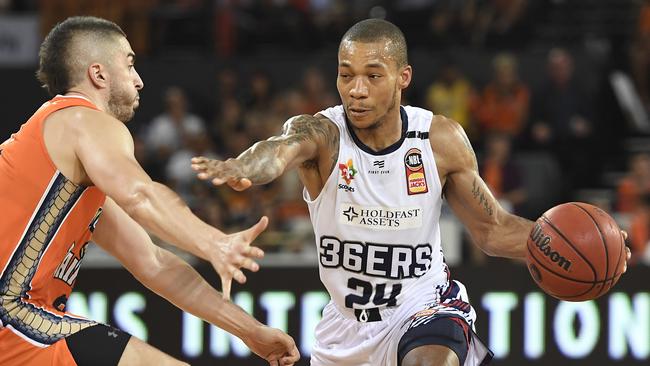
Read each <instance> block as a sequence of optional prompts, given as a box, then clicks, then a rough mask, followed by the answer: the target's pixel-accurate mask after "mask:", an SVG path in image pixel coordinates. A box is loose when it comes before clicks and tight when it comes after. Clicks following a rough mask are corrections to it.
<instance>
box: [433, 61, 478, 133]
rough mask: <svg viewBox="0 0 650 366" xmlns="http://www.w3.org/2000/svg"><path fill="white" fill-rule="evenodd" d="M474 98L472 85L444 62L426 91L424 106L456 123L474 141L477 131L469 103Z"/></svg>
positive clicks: (456, 69) (451, 63)
mask: <svg viewBox="0 0 650 366" xmlns="http://www.w3.org/2000/svg"><path fill="white" fill-rule="evenodd" d="M473 98H475V95H474V89H473V87H472V84H471V83H470V82H469V81H468V80H467V79H466V78H465V77H464V75H463V74H461V72H460V70H459V69H458V67H457V66H456V64H455V63H454V62H453V61H451V60H445V61H444V64H443V65H442V67H441V68H440V74H439V75H438V78H437V79H436V80H435V81H434V82H433V84H431V85H430V86H429V88H428V90H427V94H426V100H425V102H424V104H425V106H426V107H427V108H429V109H430V110H431V111H432V112H433V113H435V114H442V115H444V116H447V117H449V118H451V119H453V120H455V121H457V122H458V123H460V125H461V126H463V128H464V129H465V132H466V133H467V135H468V136H469V137H470V139H474V137H476V136H477V134H478V131H477V128H476V126H475V124H474V121H473V119H472V115H471V109H470V106H471V102H472V99H473Z"/></svg>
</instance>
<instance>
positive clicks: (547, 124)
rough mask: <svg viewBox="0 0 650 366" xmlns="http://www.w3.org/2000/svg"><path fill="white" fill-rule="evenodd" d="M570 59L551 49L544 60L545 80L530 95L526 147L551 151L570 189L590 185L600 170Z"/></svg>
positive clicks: (582, 95) (584, 101)
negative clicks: (531, 106)
mask: <svg viewBox="0 0 650 366" xmlns="http://www.w3.org/2000/svg"><path fill="white" fill-rule="evenodd" d="M573 71H574V69H573V58H572V57H571V55H570V54H569V53H568V52H567V51H566V50H564V49H561V48H554V49H552V50H550V51H549V53H548V57H547V79H546V82H545V83H544V84H543V86H542V87H541V88H540V89H539V90H537V91H536V92H535V93H534V95H533V102H532V104H533V111H532V118H531V121H532V123H531V125H530V128H529V130H530V131H529V132H528V133H527V135H528V136H527V139H528V140H529V142H530V143H529V144H528V146H530V147H532V148H541V149H542V150H546V151H551V152H553V153H554V154H555V155H556V158H557V160H558V161H559V162H560V163H561V165H562V168H563V170H564V171H565V172H566V173H567V174H566V177H567V184H568V188H569V189H575V188H582V187H587V186H590V185H593V183H594V181H596V179H597V177H598V174H599V173H600V169H599V163H600V161H599V159H597V156H598V153H599V151H598V149H597V147H598V146H597V144H596V143H595V131H594V127H593V123H592V122H591V113H590V111H589V105H590V103H589V101H588V99H589V98H588V96H587V95H586V93H585V92H584V91H583V90H582V89H581V88H580V87H579V85H578V84H577V82H576V80H575V78H574V72H573Z"/></svg>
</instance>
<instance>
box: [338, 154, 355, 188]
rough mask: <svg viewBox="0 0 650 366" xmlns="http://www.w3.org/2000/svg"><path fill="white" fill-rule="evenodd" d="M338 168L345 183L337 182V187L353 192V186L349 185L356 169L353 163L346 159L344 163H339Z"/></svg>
mask: <svg viewBox="0 0 650 366" xmlns="http://www.w3.org/2000/svg"><path fill="white" fill-rule="evenodd" d="M339 170H340V171H341V178H343V180H344V181H345V184H343V183H339V189H342V190H344V191H346V192H354V188H352V187H351V186H350V184H351V183H352V180H353V179H354V176H355V175H356V174H357V170H356V169H355V168H354V163H353V162H352V159H348V162H347V163H346V164H343V163H339Z"/></svg>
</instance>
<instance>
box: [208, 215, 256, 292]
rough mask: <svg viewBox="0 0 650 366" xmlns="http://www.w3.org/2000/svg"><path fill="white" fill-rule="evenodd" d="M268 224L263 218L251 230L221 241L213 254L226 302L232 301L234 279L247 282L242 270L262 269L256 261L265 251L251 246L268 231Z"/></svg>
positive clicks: (230, 235) (212, 259)
mask: <svg viewBox="0 0 650 366" xmlns="http://www.w3.org/2000/svg"><path fill="white" fill-rule="evenodd" d="M268 223H269V219H268V218H267V217H266V216H263V217H262V218H261V219H260V221H258V222H257V224H255V225H253V226H251V227H250V228H248V229H246V230H244V231H240V232H237V233H234V234H229V235H226V236H225V237H223V238H222V239H220V240H219V242H218V243H217V245H216V247H215V250H213V251H212V252H211V257H210V258H209V260H210V263H212V266H213V267H214V269H216V270H217V273H218V274H219V277H221V291H222V292H223V297H224V298H225V299H226V300H229V299H230V287H231V285H232V280H233V278H234V279H235V281H237V282H239V283H245V282H246V276H245V275H244V272H242V270H241V269H242V268H245V269H247V270H249V271H252V272H257V271H258V270H259V269H260V266H259V265H258V264H257V263H256V262H255V259H259V258H262V257H264V251H262V249H260V248H257V247H254V246H251V242H253V240H255V238H257V236H258V235H260V233H261V232H262V231H264V230H265V229H266V226H267V225H268Z"/></svg>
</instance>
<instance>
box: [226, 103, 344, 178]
mask: <svg viewBox="0 0 650 366" xmlns="http://www.w3.org/2000/svg"><path fill="white" fill-rule="evenodd" d="M329 124H331V123H329V122H325V121H321V120H319V119H318V118H316V117H314V116H311V115H300V116H297V117H294V118H291V119H290V120H288V121H287V122H286V123H285V124H284V126H283V128H282V136H280V137H272V138H270V139H268V140H265V141H260V142H257V143H256V144H255V145H253V146H252V147H251V148H250V149H248V150H246V151H244V152H243V153H242V154H241V155H240V156H239V157H237V160H239V161H240V163H241V165H242V173H244V174H243V176H245V177H247V178H248V179H250V180H251V182H252V183H253V184H265V183H268V182H270V181H272V180H273V179H275V178H277V177H278V176H280V174H282V172H283V171H284V169H285V168H286V165H287V161H285V160H284V159H283V157H282V156H281V154H282V153H281V151H282V149H283V148H287V147H295V145H299V144H301V143H304V142H306V141H313V142H314V143H316V144H318V142H319V141H327V142H328V144H329V143H330V140H331V139H332V137H331V136H330V135H331V130H330V126H328V125H329ZM336 142H337V143H338V136H337V138H336ZM337 152H338V149H337ZM334 158H336V157H334ZM302 164H303V166H304V167H317V165H318V164H317V157H314V158H312V159H311V160H307V161H305V162H303V163H302Z"/></svg>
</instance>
